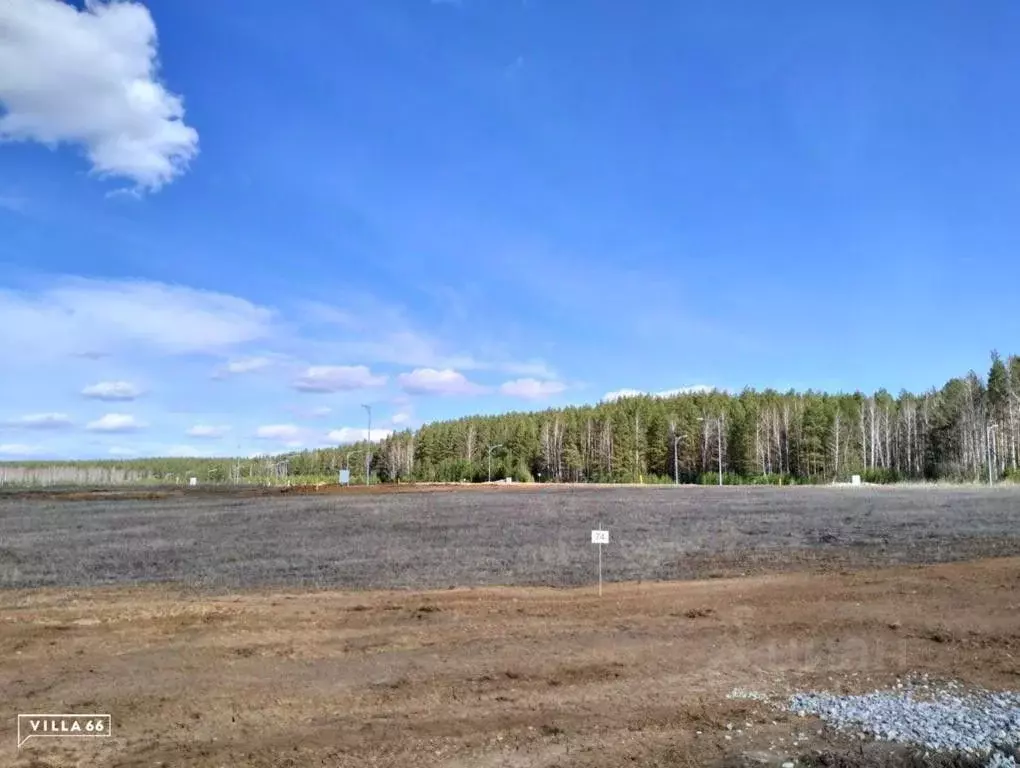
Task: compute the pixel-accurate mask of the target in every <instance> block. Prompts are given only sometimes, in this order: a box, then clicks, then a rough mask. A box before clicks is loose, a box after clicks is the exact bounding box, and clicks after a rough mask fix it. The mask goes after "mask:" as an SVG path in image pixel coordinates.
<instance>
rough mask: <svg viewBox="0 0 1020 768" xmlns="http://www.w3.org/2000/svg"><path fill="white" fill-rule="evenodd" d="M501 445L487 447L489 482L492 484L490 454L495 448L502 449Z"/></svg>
mask: <svg viewBox="0 0 1020 768" xmlns="http://www.w3.org/2000/svg"><path fill="white" fill-rule="evenodd" d="M502 447H503V446H502V445H490V446H489V482H490V483H491V482H492V452H493V451H494V450H496V449H497V448H502Z"/></svg>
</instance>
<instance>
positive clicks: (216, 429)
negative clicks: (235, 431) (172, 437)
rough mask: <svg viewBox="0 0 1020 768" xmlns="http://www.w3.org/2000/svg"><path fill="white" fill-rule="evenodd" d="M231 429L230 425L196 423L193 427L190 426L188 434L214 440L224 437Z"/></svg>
mask: <svg viewBox="0 0 1020 768" xmlns="http://www.w3.org/2000/svg"><path fill="white" fill-rule="evenodd" d="M229 431H230V427H227V426H216V425H212V424H196V425H195V426H193V427H188V429H187V432H186V434H187V435H188V437H199V438H203V439H208V440H214V439H217V438H220V437H223V436H224V435H225V434H227V433H228V432H229Z"/></svg>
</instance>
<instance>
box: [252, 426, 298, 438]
mask: <svg viewBox="0 0 1020 768" xmlns="http://www.w3.org/2000/svg"><path fill="white" fill-rule="evenodd" d="M303 433H304V430H302V429H301V427H299V426H297V425H296V424H266V425H264V426H261V427H259V428H258V429H256V430H255V437H257V438H259V439H260V440H279V441H296V440H298V439H299V438H300V437H301V436H302V434H303Z"/></svg>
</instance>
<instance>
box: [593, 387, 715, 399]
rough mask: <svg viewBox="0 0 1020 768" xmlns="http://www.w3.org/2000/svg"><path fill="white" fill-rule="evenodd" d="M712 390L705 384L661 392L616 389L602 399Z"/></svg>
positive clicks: (674, 395)
mask: <svg viewBox="0 0 1020 768" xmlns="http://www.w3.org/2000/svg"><path fill="white" fill-rule="evenodd" d="M712 390H713V387H710V386H708V385H707V384H694V385H693V386H690V387H676V388H675V389H664V390H662V391H661V392H648V391H645V390H640V389H617V390H616V391H614V392H606V394H604V395H603V396H602V399H603V400H605V401H606V402H610V403H611V402H613V401H614V400H619V399H621V398H624V397H676V396H677V395H689V394H697V393H699V392H711V391H712Z"/></svg>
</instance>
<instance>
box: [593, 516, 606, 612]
mask: <svg viewBox="0 0 1020 768" xmlns="http://www.w3.org/2000/svg"><path fill="white" fill-rule="evenodd" d="M601 528H602V523H599V527H598V528H596V529H595V530H594V531H592V532H591V543H592V544H597V545H598V548H599V597H602V545H603V544H608V543H609V531H603V530H601Z"/></svg>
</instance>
